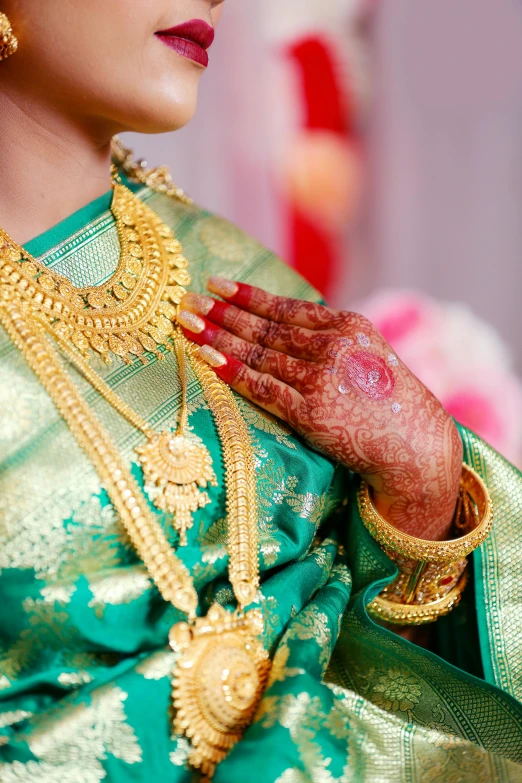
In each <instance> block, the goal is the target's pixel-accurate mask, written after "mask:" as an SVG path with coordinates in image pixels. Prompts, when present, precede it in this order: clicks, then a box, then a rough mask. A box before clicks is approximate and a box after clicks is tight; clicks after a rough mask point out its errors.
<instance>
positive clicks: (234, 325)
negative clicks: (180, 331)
mask: <svg viewBox="0 0 522 783" xmlns="http://www.w3.org/2000/svg"><path fill="white" fill-rule="evenodd" d="M181 307H182V308H183V309H186V308H188V309H189V310H190V311H191V312H195V313H197V314H200V315H204V316H206V317H207V319H208V320H209V321H212V323H214V324H217V325H219V326H223V327H224V328H225V329H226V330H227V331H229V332H231V333H232V334H235V335H236V336H237V337H241V338H242V339H243V340H247V341H248V342H250V343H257V344H259V345H262V346H264V347H266V348H272V349H273V350H274V351H279V352H280V353H285V354H289V355H290V356H294V357H296V358H299V359H307V360H310V361H315V362H317V361H324V360H325V358H326V357H327V355H328V351H329V350H330V349H331V348H332V338H333V335H332V334H329V333H328V334H324V333H322V332H321V333H319V334H318V333H317V332H314V331H312V330H310V329H305V328H303V327H299V326H291V325H290V324H282V323H277V322H275V321H269V320H268V319H266V318H260V317H259V316H257V315H252V314H251V313H248V312H246V311H245V310H241V309H240V308H239V307H235V306H234V305H230V304H227V303H226V302H218V301H217V300H216V299H212V298H211V297H210V296H201V295H200V294H187V295H186V296H185V297H183V300H182V303H181ZM189 328H190V327H189Z"/></svg>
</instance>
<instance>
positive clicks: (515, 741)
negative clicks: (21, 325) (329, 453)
mask: <svg viewBox="0 0 522 783" xmlns="http://www.w3.org/2000/svg"><path fill="white" fill-rule="evenodd" d="M134 189H135V190H136V191H137V192H138V194H139V196H140V198H142V199H144V200H145V201H146V202H147V203H148V204H149V205H150V206H151V207H152V208H153V209H154V210H156V211H157V212H158V214H159V215H160V216H161V217H162V218H163V219H164V220H165V222H166V223H168V225H170V226H171V227H172V228H173V229H174V231H175V233H176V236H177V237H178V238H179V239H180V240H181V242H182V243H183V245H184V247H185V253H186V255H187V257H188V258H189V260H190V261H191V270H190V271H191V274H192V276H193V281H194V282H193V285H192V289H191V290H194V291H203V290H204V287H205V282H206V280H207V278H208V277H209V276H210V275H211V274H219V275H224V276H227V277H232V278H237V279H241V280H243V281H245V282H248V283H251V284H254V285H260V286H262V287H263V288H267V289H269V290H271V291H274V292H276V293H279V294H283V295H287V296H294V297H298V298H304V299H306V298H309V299H317V298H318V296H317V294H316V292H314V291H313V290H312V289H310V287H309V286H308V285H307V284H306V282H305V281H304V280H302V279H301V278H300V277H298V276H297V275H296V274H295V273H294V272H293V271H292V270H291V269H289V268H288V267H287V266H285V265H284V264H283V263H282V262H280V261H279V260H278V259H277V258H275V257H274V256H273V255H272V254H271V253H270V252H268V251H267V250H265V249H264V248H262V247H260V246H259V245H258V244H257V243H256V242H255V241H253V240H252V239H251V238H249V237H248V236H245V235H244V234H242V233H241V232H240V231H239V230H238V229H237V228H235V227H234V226H231V225H230V224H228V223H227V222H226V221H224V220H222V219H220V218H218V217H215V216H213V215H210V214H208V213H206V212H204V211H202V210H201V209H199V208H198V207H196V206H187V205H185V204H181V203H179V202H176V201H173V200H170V199H168V198H167V197H165V196H161V195H158V194H156V193H153V192H152V191H150V190H149V189H147V188H138V187H135V188H134ZM109 205H110V194H107V195H106V196H104V197H103V198H101V199H98V200H97V201H96V202H93V203H92V204H90V205H89V206H88V207H86V208H85V209H83V210H81V211H80V212H79V213H76V214H75V215H73V216H71V217H70V218H68V219H67V220H66V221H64V223H62V224H60V225H58V226H57V227H55V228H54V229H52V230H51V231H49V232H48V233H47V234H45V235H44V236H42V237H39V238H38V239H36V240H33V241H32V242H31V243H30V244H29V245H28V246H27V249H28V250H29V251H30V252H32V253H33V255H38V256H39V257H40V259H41V260H42V261H43V262H44V263H45V264H46V265H48V266H49V267H50V268H52V269H53V270H55V271H57V272H59V273H61V274H64V275H66V276H67V277H69V278H70V279H71V280H72V282H73V283H74V284H75V285H77V286H85V285H96V284H100V283H101V282H103V281H104V280H106V279H107V278H108V277H109V276H110V275H111V274H112V272H113V271H114V269H115V267H116V264H117V260H118V253H119V245H118V238H117V233H116V229H115V225H114V220H113V218H112V215H111V213H110V212H109ZM93 361H94V362H95V366H96V369H97V370H98V371H100V372H101V373H102V374H103V376H104V378H105V380H106V381H107V382H108V383H109V384H110V386H111V387H112V388H113V389H114V390H115V391H116V392H117V393H118V394H119V395H120V396H121V397H123V398H124V399H125V400H126V401H127V402H129V403H130V404H131V406H133V407H134V408H135V409H136V410H137V411H138V412H139V413H140V415H141V416H143V417H144V418H146V419H147V420H148V421H149V422H150V424H151V426H153V427H154V428H155V429H156V430H160V429H164V428H166V427H168V426H174V425H175V423H176V416H177V412H178V410H179V404H180V386H179V380H178V374H177V367H176V360H175V357H174V356H173V355H169V357H168V358H167V359H166V361H164V362H157V361H153V362H151V363H150V364H149V365H147V366H141V365H138V364H134V365H133V366H132V367H127V366H124V365H123V364H120V363H114V364H113V365H111V366H110V367H109V368H107V367H105V366H104V365H103V364H102V363H101V361H99V360H96V359H95V360H93ZM97 362H99V363H97ZM0 368H1V372H0V569H1V570H0V644H1V646H0V781H2V783H15V782H16V783H26V781H39V783H54V782H55V781H60V783H98V781H110V783H127V781H138V782H139V783H142V782H143V783H145V782H146V781H147V783H148V781H150V780H158V781H161V782H163V781H165V782H166V781H169V782H170V783H182V782H183V783H188V782H189V781H194V780H198V779H199V775H198V774H197V773H194V772H193V771H191V770H189V769H188V767H187V756H188V751H189V746H188V742H187V740H186V739H185V738H183V737H176V736H172V730H171V717H172V716H171V706H170V689H171V671H172V668H173V664H174V661H175V653H174V652H172V651H170V649H169V648H168V644H167V637H168V631H169V629H170V627H171V626H172V625H173V623H174V622H176V621H177V620H178V619H182V618H181V616H180V615H179V613H178V612H177V610H175V609H174V608H173V607H172V606H170V605H167V604H166V603H165V602H164V601H163V600H162V598H161V597H160V595H159V594H158V592H157V590H156V589H155V587H154V586H153V584H152V582H151V579H150V578H149V576H148V575H147V572H146V570H145V568H144V566H143V565H142V564H141V563H140V562H139V560H138V558H137V556H136V554H135V552H134V550H133V549H132V547H131V546H130V544H129V542H128V541H127V540H126V538H125V536H124V534H123V532H122V529H121V527H120V525H119V523H118V519H117V518H116V516H115V512H114V510H113V508H112V506H111V504H110V502H109V498H108V497H107V494H106V492H105V491H104V489H103V487H102V486H101V484H100V481H99V478H98V476H97V474H96V473H95V471H94V469H93V468H92V466H91V464H90V463H89V461H88V459H87V458H86V456H85V455H84V454H83V452H82V451H81V450H80V449H79V447H78V445H77V444H76V441H75V440H74V438H73V436H72V435H71V434H70V432H69V431H68V429H67V427H66V425H65V424H64V422H63V421H62V420H61V418H60V416H59V414H58V412H57V411H56V409H55V408H54V406H53V404H52V402H51V401H50V399H49V398H48V396H47V395H46V393H45V391H43V389H42V388H41V387H40V386H39V384H38V382H37V380H36V378H35V377H34V376H33V375H32V373H31V371H30V370H29V368H28V367H27V366H26V365H25V363H24V360H23V358H22V356H21V355H20V354H19V353H18V352H17V351H16V349H15V348H14V347H13V346H12V344H11V343H10V342H9V339H8V338H7V336H6V335H5V333H3V332H1V333H0ZM67 369H68V372H70V373H71V374H72V375H73V376H74V379H75V381H76V382H77V383H78V385H79V386H80V388H81V389H82V391H83V393H84V394H85V397H86V399H87V400H88V402H89V404H90V405H91V406H92V407H93V409H94V411H95V412H96V414H97V415H98V416H99V417H100V418H101V420H102V422H103V424H104V425H105V426H106V428H107V429H108V430H109V432H110V434H111V436H112V437H113V438H114V440H115V441H116V443H117V445H118V448H119V449H120V451H121V453H122V454H123V455H124V456H125V458H126V459H127V460H128V461H129V462H131V463H132V469H133V472H134V474H135V476H136V478H137V479H138V480H139V481H140V482H141V481H142V477H141V471H140V469H139V467H138V466H137V464H136V458H135V454H134V451H133V449H134V447H135V446H137V445H139V444H140V443H141V441H142V439H143V436H142V435H141V434H140V433H139V432H137V431H135V430H134V429H133V428H132V427H131V426H130V425H128V424H127V422H125V421H124V420H123V419H121V418H120V417H118V415H117V414H116V413H115V412H114V411H113V410H112V409H111V408H110V407H109V406H108V405H107V404H106V403H105V402H104V401H103V400H102V399H101V398H100V396H99V395H98V394H97V393H96V392H95V391H94V390H93V389H92V388H91V387H90V386H89V385H88V384H87V383H86V382H85V381H84V380H83V379H82V378H81V377H80V376H79V375H78V374H77V373H76V371H75V370H74V369H72V368H71V367H68V368H67ZM188 401H189V406H190V412H191V417H190V424H191V426H192V428H193V432H194V433H195V434H196V435H197V436H198V437H200V438H201V439H202V440H203V441H204V442H205V444H206V445H207V447H208V448H209V449H210V451H211V454H212V458H213V460H214V468H215V470H216V473H217V476H218V486H217V487H215V488H213V487H212V488H210V490H209V493H210V496H211V499H212V504H211V505H210V506H207V507H206V508H205V509H203V510H201V511H199V512H198V513H197V514H196V521H195V525H194V527H193V529H192V530H191V531H190V532H189V536H188V538H189V545H188V546H187V547H186V548H183V549H178V554H179V556H180V557H181V558H182V560H183V561H184V562H185V563H186V565H187V566H188V567H189V568H190V570H191V572H192V574H193V576H194V579H195V583H196V586H197V588H198V591H199V594H200V597H201V601H202V606H203V608H208V606H209V605H210V604H211V603H212V601H214V600H217V601H219V602H220V603H222V604H223V605H225V606H232V605H233V595H232V591H231V588H230V585H229V583H228V580H227V555H226V521H225V488H224V473H223V465H222V460H221V455H220V447H219V441H218V438H217V433H216V429H215V425H214V423H213V419H212V416H211V414H210V411H209V410H208V407H207V405H206V403H205V400H204V397H203V395H202V392H201V389H200V387H199V385H198V383H197V381H196V379H195V378H194V377H193V376H192V375H191V376H190V378H189V392H188ZM239 403H240V406H241V410H242V412H243V415H244V417H245V419H246V421H247V423H248V426H249V429H250V434H251V438H252V444H253V448H254V452H255V459H256V468H257V480H258V492H259V530H260V539H261V554H260V563H261V569H262V588H261V591H260V597H259V604H260V606H261V607H262V609H263V613H264V618H265V632H264V642H265V644H266V646H267V648H268V649H269V650H270V652H271V653H272V654H273V656H274V665H273V670H272V674H271V678H270V683H269V687H268V689H267V691H266V693H265V695H264V698H263V699H262V702H261V704H260V707H259V711H258V714H257V717H256V720H255V722H254V724H253V725H252V726H251V727H250V728H249V729H248V730H247V732H246V734H245V736H244V738H243V740H242V741H241V742H240V743H239V744H238V745H237V746H236V747H235V748H234V750H233V751H232V753H231V754H230V756H229V757H228V758H227V759H226V760H225V761H224V762H223V763H222V764H221V765H220V766H219V767H218V770H217V772H216V775H215V781H216V783H243V781H244V780H246V779H248V780H249V781H250V783H308V781H314V782H315V781H317V782H318V783H338V782H339V783H340V782H341V781H342V782H343V783H344V782H351V781H357V783H366V782H368V783H369V782H370V781H371V782H372V783H375V782H376V781H383V782H384V781H386V783H394V782H395V781H397V783H399V782H400V783H403V782H404V783H406V782H408V783H409V782H410V781H422V783H428V782H430V781H448V782H453V781H455V782H457V781H470V783H480V782H481V781H490V780H496V781H519V780H520V781H522V706H521V703H520V702H521V701H522V649H521V648H522V633H521V631H522V557H521V554H522V546H521V538H520V527H521V526H520V517H521V514H522V476H521V475H520V473H519V472H518V471H517V470H516V469H515V468H514V467H512V466H511V465H510V464H509V463H507V462H506V461H505V460H503V459H502V457H500V456H499V455H498V454H496V453H495V452H494V451H493V450H492V449H490V448H489V447H488V446H487V445H485V444H484V443H482V442H481V441H480V440H479V439H478V438H477V437H475V436H474V435H473V434H472V433H470V432H467V431H464V430H461V434H462V438H463V441H464V446H465V453H466V460H467V461H468V462H469V464H470V465H472V467H474V468H475V469H476V470H478V472H479V473H480V474H481V475H482V477H483V478H484V479H485V480H486V482H487V484H488V486H489V489H490V492H491V494H492V499H493V504H494V509H495V528H494V532H493V534H492V536H491V538H490V539H489V540H488V541H487V542H486V544H485V545H484V546H483V547H482V548H481V550H480V551H478V552H476V553H475V555H474V558H473V576H474V579H473V580H472V584H471V586H470V587H469V588H468V589H467V591H466V594H465V599H464V601H463V603H462V604H461V606H460V607H459V608H458V609H457V610H456V611H454V612H453V613H452V615H450V616H449V617H448V618H445V619H443V620H440V621H439V622H438V624H437V628H436V640H435V642H434V647H435V649H436V652H437V654H435V653H434V652H429V651H427V650H424V649H421V648H419V647H417V646H414V645H412V644H410V643H409V642H407V641H404V640H403V639H401V638H399V637H397V636H396V635H394V634H392V633H391V632H389V631H387V630H385V629H383V628H380V627H378V626H377V625H375V624H374V623H373V622H372V621H371V620H370V619H369V617H368V615H367V613H366V610H365V606H366V604H367V603H368V602H369V601H370V600H371V599H372V598H373V597H374V596H375V595H376V594H377V592H379V590H380V589H381V588H382V586H383V585H384V584H385V583H387V582H388V581H389V580H390V579H391V578H393V576H394V575H395V566H394V565H393V564H392V563H391V561H389V560H388V558H387V557H386V556H385V555H384V554H383V553H382V551H381V550H380V548H379V547H378V546H377V544H376V543H375V542H374V541H373V540H372V539H371V538H370V536H369V535H368V533H367V532H366V530H365V528H364V526H363V524H362V522H361V520H360V518H359V515H358V511H357V504H356V490H357V481H358V480H357V477H356V476H353V475H351V474H350V473H349V472H348V471H346V470H344V469H341V468H336V467H335V466H334V465H333V464H332V462H330V461H329V460H328V459H326V458H324V457H322V456H321V455H319V454H318V453H316V452H314V451H312V450H310V449H309V448H307V447H306V446H305V445H304V444H303V442H302V441H301V440H300V439H299V438H298V437H296V436H295V435H294V434H293V433H292V432H291V430H290V429H288V428H287V427H286V426H285V425H284V424H282V423H280V422H278V421H276V420H275V419H274V418H272V417H271V416H269V415H268V414H266V413H264V412H263V411H261V410H260V409H258V408H256V407H255V406H253V405H251V404H250V403H248V402H246V401H244V400H242V399H239ZM155 513H157V514H158V517H159V519H160V521H161V523H162V524H163V525H164V526H165V529H166V530H168V531H169V534H170V535H171V540H172V541H175V538H174V535H173V533H172V530H171V529H170V528H169V523H168V519H166V518H165V517H163V516H162V515H161V514H160V512H157V511H156V510H155Z"/></svg>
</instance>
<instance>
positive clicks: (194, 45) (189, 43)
mask: <svg viewBox="0 0 522 783" xmlns="http://www.w3.org/2000/svg"><path fill="white" fill-rule="evenodd" d="M156 35H157V37H158V38H159V39H160V41H162V42H163V43H164V44H165V45H166V46H168V47H169V48H170V49H174V51H175V52H177V53H178V54H180V55H181V56H182V57H187V58H188V59H189V60H193V61H194V62H196V63H199V65H202V66H203V67H204V68H206V67H207V65H208V54H207V49H208V48H209V47H210V46H211V45H212V42H213V41H214V28H213V27H212V26H211V25H209V24H207V22H205V21H203V19H191V20H190V22H183V24H178V25H176V27H171V28H170V29H169V30H160V31H159V32H157V33H156Z"/></svg>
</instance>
